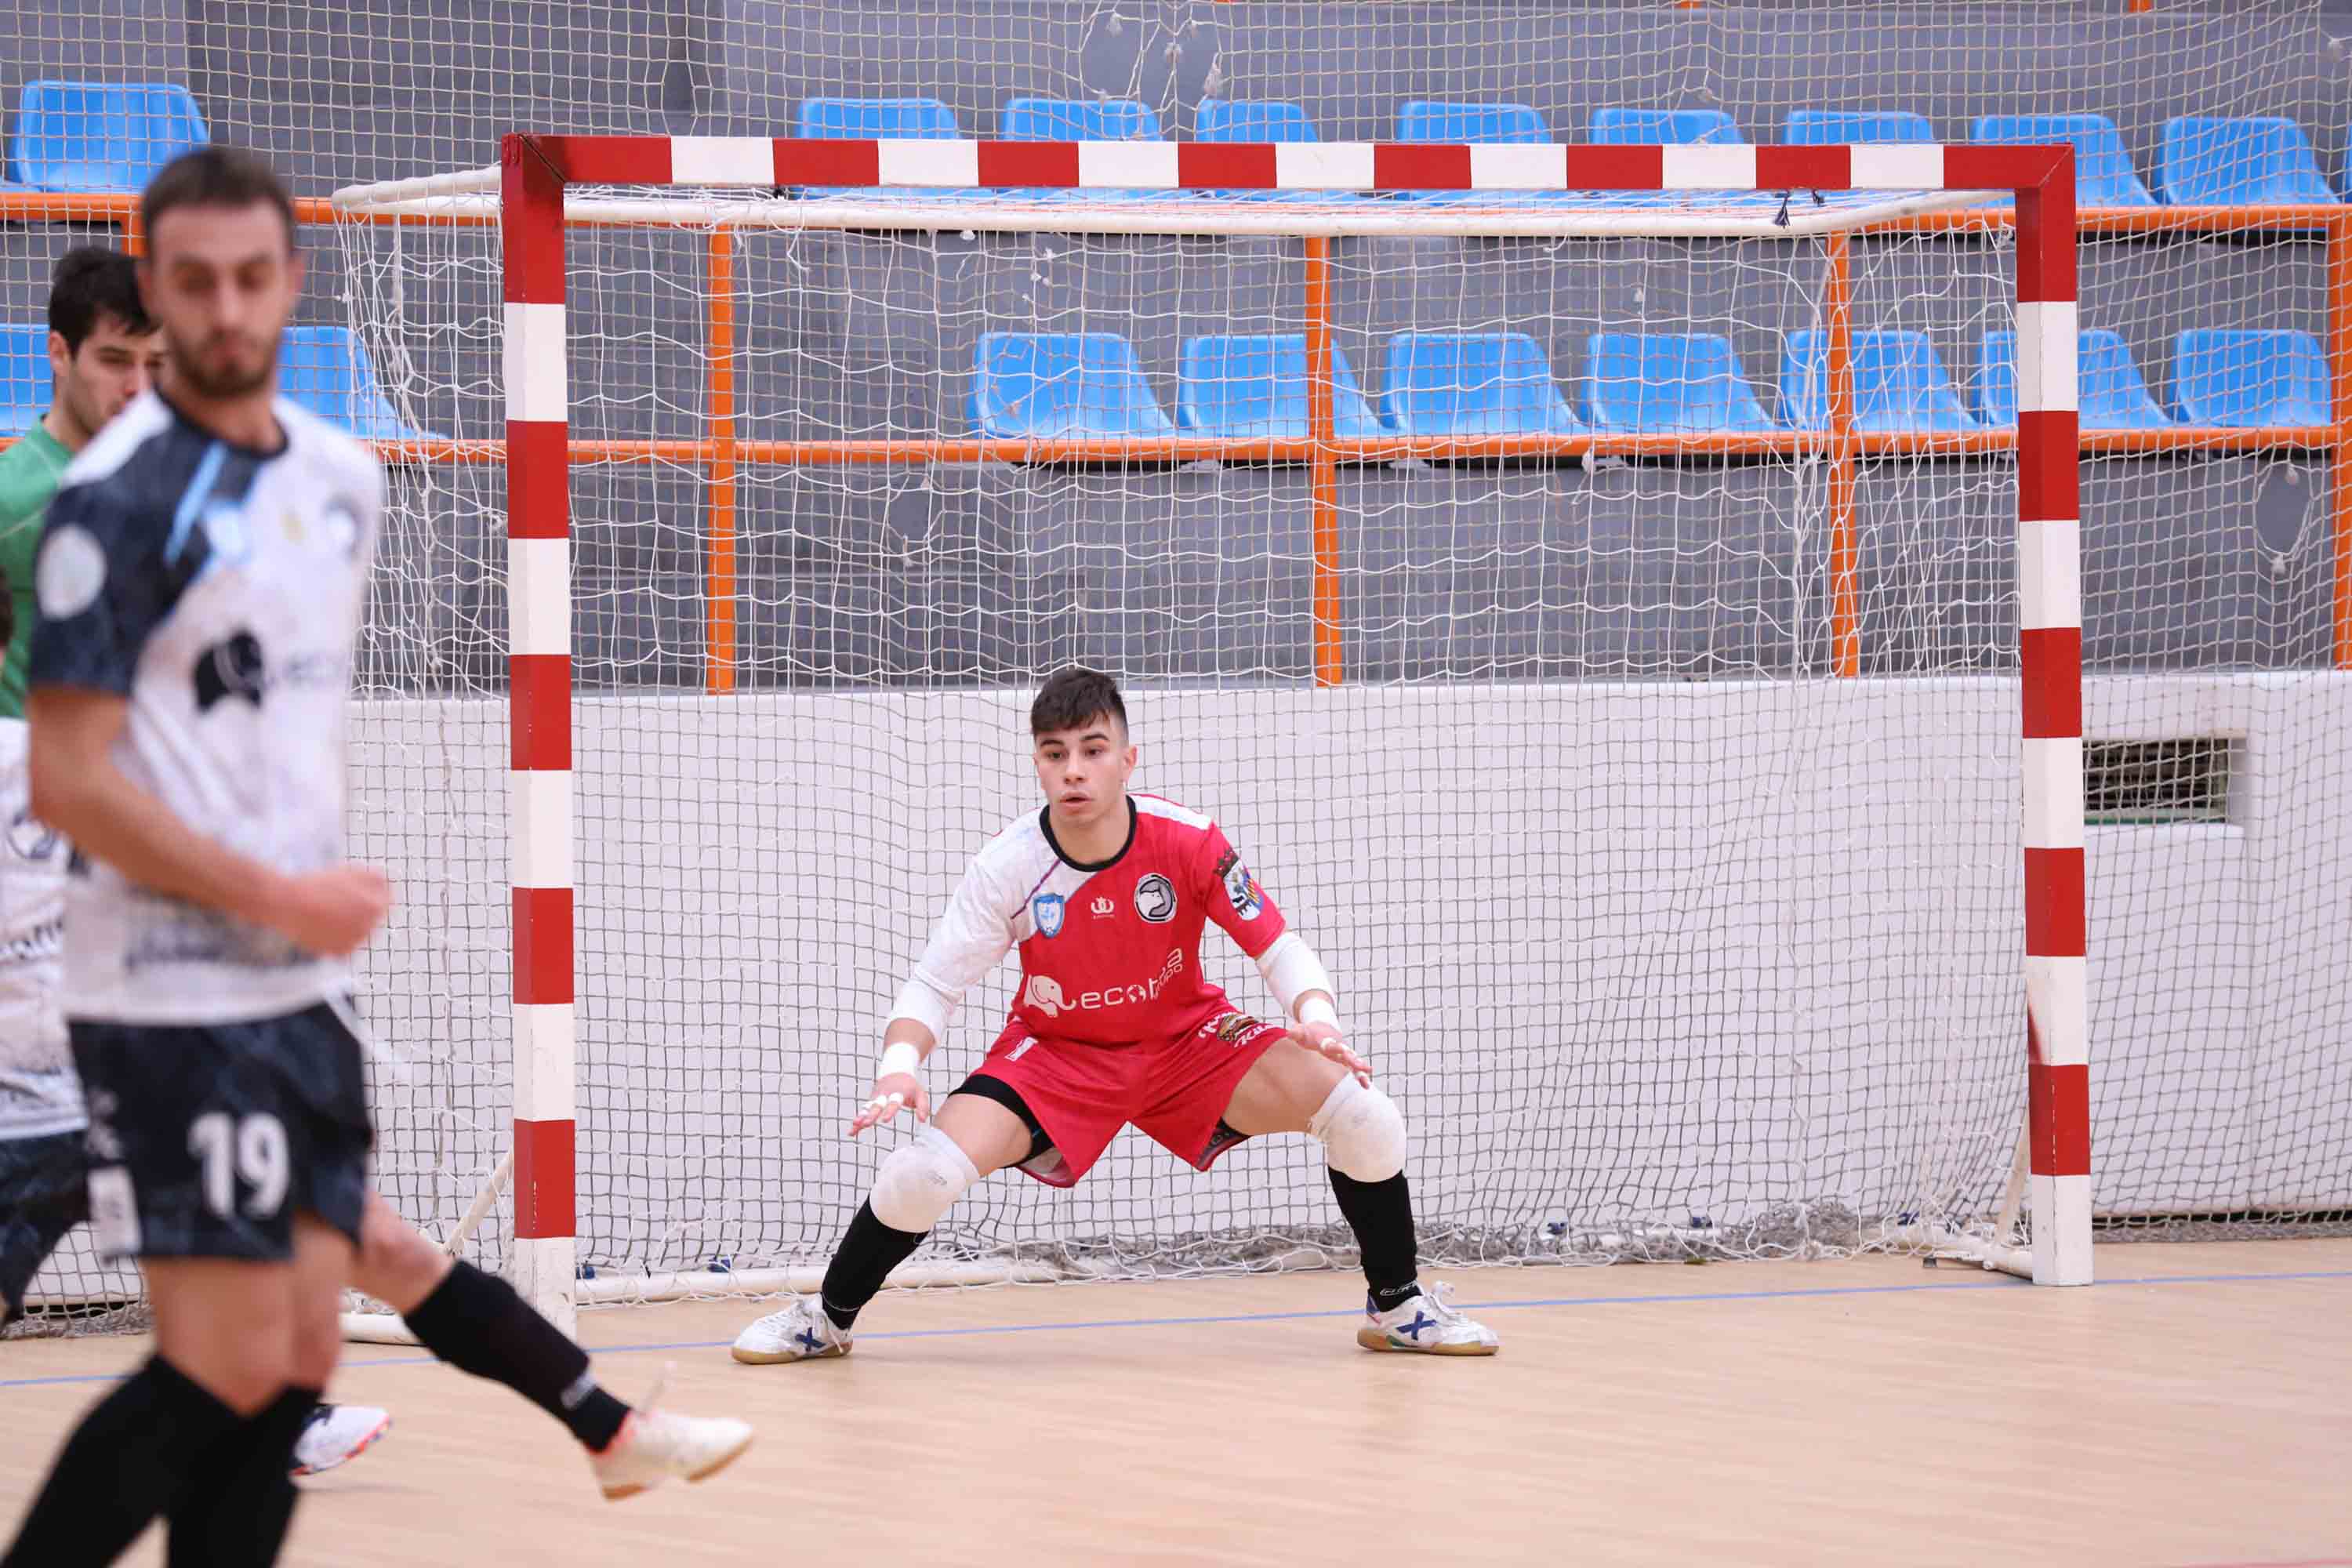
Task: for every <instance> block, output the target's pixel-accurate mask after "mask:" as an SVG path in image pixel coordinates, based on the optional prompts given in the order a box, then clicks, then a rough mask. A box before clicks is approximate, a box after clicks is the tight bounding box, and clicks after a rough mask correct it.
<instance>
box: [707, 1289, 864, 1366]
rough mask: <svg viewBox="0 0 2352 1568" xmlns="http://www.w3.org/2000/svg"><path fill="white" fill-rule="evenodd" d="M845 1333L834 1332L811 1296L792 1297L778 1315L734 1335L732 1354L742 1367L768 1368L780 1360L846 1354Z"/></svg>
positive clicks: (773, 1315)
mask: <svg viewBox="0 0 2352 1568" xmlns="http://www.w3.org/2000/svg"><path fill="white" fill-rule="evenodd" d="M851 1343H852V1340H851V1338H850V1333H849V1331H848V1330H846V1329H836V1328H835V1327H834V1326H833V1320H832V1319H831V1318H828V1317H826V1316H825V1315H824V1303H823V1302H822V1301H820V1300H818V1299H817V1298H816V1297H814V1296H796V1297H794V1298H793V1304H792V1305H791V1306H789V1307H786V1308H785V1309H784V1310H782V1311H781V1312H771V1313H769V1314H768V1315H767V1316H766V1317H764V1318H761V1320H760V1321H758V1322H756V1323H753V1324H752V1325H751V1327H750V1328H748V1329H745V1330H744V1331H742V1332H741V1333H740V1334H738V1335H736V1336H735V1351H734V1355H735V1359H736V1360H737V1361H740V1362H741V1363H744V1364H745V1365H746V1366H772V1365H774V1364H775V1363H777V1362H780V1361H815V1360H817V1359H819V1358H820V1357H824V1356H829V1355H847V1354H848V1353H849V1347H850V1345H851Z"/></svg>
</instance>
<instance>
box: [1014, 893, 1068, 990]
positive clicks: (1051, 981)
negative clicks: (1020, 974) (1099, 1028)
mask: <svg viewBox="0 0 2352 1568" xmlns="http://www.w3.org/2000/svg"><path fill="white" fill-rule="evenodd" d="M1055 902H1057V903H1058V902H1060V900H1055ZM1022 1000H1023V1002H1024V1004H1026V1005H1029V1006H1032V1007H1034V1008H1036V1009H1037V1011H1039V1012H1040V1013H1043V1014H1045V1016H1047V1017H1048V1018H1052V1017H1056V1016H1059V1015H1060V1013H1061V1011H1062V1009H1063V1007H1064V1006H1066V1005H1067V1004H1066V1001H1065V999H1064V997H1063V995H1062V983H1061V982H1060V981H1058V980H1056V979H1055V978H1054V977H1053V976H1052V975H1050V974H1033V975H1031V976H1030V977H1029V991H1028V994H1027V995H1025V996H1024V997H1023V998H1022Z"/></svg>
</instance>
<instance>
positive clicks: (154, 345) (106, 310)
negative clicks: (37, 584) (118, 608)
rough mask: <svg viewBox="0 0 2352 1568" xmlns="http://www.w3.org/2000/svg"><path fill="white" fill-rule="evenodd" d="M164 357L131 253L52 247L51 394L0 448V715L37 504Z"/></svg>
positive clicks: (29, 621) (18, 634)
mask: <svg viewBox="0 0 2352 1568" xmlns="http://www.w3.org/2000/svg"><path fill="white" fill-rule="evenodd" d="M162 368H163V335H162V334H161V333H159V332H158V331H155V323H154V322H152V321H149V320H148V319H147V310H146V307H145V306H144V305H142V303H141V302H140V299H139V272H138V268H137V266H136V264H135V263H133V262H132V261H131V258H129V257H127V256H124V255H121V253H119V252H117V251H112V250H109V249H106V248H105V247H101V246H95V245H85V246H81V247H77V248H75V249H72V250H68V251H67V252H66V253H65V255H64V256H62V257H60V258H58V268H57V271H56V273H55V274H54V275H53V276H52V278H51V279H50V281H49V371H50V374H51V375H52V377H53V379H54V380H55V382H56V384H57V401H56V402H55V403H53V404H51V405H50V406H49V411H48V413H47V415H45V416H43V417H42V419H41V421H40V423H38V424H37V425H35V426H33V427H32V428H31V429H30V430H27V431H26V433H25V434H24V435H23V436H20V437H17V439H16V444H15V445H14V446H12V447H9V448H8V449H7V450H6V451H5V452H0V574H5V579H6V582H7V584H8V591H9V593H10V595H12V596H13V598H14V600H15V603H16V628H15V630H14V631H13V633H12V634H11V635H10V636H9V638H8V657H7V659H6V661H5V663H0V719H22V718H23V717H24V716H25V659H26V653H27V651H28V650H29V649H30V647H31V646H32V641H33V620H34V610H33V554H34V552H35V551H37V549H39V547H40V543H41V514H42V513H44V512H46V511H47V510H48V507H49V498H50V497H51V496H53V495H55V494H57V493H58V481H59V480H60V479H63V478H64V477H65V471H66V465H67V464H68V463H69V462H71V461H73V456H74V454H75V453H76V452H79V451H80V450H81V449H82V447H84V446H85V445H87V444H88V443H89V438H90V437H92V436H95V435H97V434H98V433H99V431H100V430H101V429H103V428H104V427H105V426H106V423H107V421H108V420H110V419H112V418H113V417H114V416H116V415H117V414H120V413H121V412H122V410H123V408H124V407H125V406H126V405H129V403H130V402H131V399H132V398H134V397H136V396H138V395H140V394H141V393H142V392H144V391H146V390H147V386H148V384H149V383H151V382H152V381H153V380H154V379H155V374H156V372H157V371H159V370H161V369H162Z"/></svg>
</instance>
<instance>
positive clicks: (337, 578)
mask: <svg viewBox="0 0 2352 1568" xmlns="http://www.w3.org/2000/svg"><path fill="white" fill-rule="evenodd" d="M271 407H272V412H273V413H274V414H275V415H276V416H277V420H278V426H279V427H280V429H282V430H283V432H284V435H285V441H284V444H283V445H282V446H281V447H278V449H277V450H275V451H259V450H254V449H250V448H247V447H238V446H236V445H234V444H232V443H230V442H228V441H225V440H223V439H222V438H221V437H218V436H215V434H213V433H212V432H211V431H209V430H207V429H205V428H204V427H202V426H197V425H195V424H194V423H193V422H191V421H190V420H188V419H187V418H186V417H185V416H183V415H181V414H180V413H179V412H178V411H177V410H175V409H174V408H173V406H172V405H171V404H170V403H168V402H167V401H165V400H164V399H163V398H162V397H161V396H159V395H156V394H155V393H153V392H149V393H146V394H144V395H142V396H140V397H138V398H137V399H135V400H133V401H132V403H131V405H130V406H129V407H128V408H126V409H124V410H123V412H122V413H121V415H119V416H116V418H115V420H114V422H113V423H112V424H110V425H109V426H107V427H106V429H105V430H103V431H102V432H100V435H99V437H98V438H97V439H96V440H94V441H92V442H91V443H90V444H89V446H88V447H85V448H83V450H82V452H81V455H80V456H79V457H78V458H75V459H74V462H73V465H72V466H71V467H70V468H68V469H67V470H66V476H65V483H64V486H63V488H62V489H59V490H58V495H57V499H56V500H53V501H51V502H50V503H49V510H48V520H47V527H46V528H45V530H44V531H43V533H42V538H41V552H40V556H39V559H38V563H37V566H36V568H35V572H34V587H35V590H36V594H37V599H38V603H39V605H40V612H41V619H40V625H39V626H38V627H37V629H36V630H35V632H34V634H33V657H32V670H31V681H30V689H31V691H32V694H33V700H34V701H36V702H37V701H38V700H40V697H41V694H42V693H43V691H44V690H45V689H52V688H64V689H79V690H85V691H98V692H103V693H108V694H111V695H114V696H118V697H121V698H124V699H126V700H128V702H129V705H130V719H129V723H128V725H127V726H126V728H125V730H124V731H123V734H122V738H121V741H119V742H117V743H116V745H115V748H114V759H115V762H116V763H117V764H118V765H119V766H121V769H122V771H123V772H124V773H126V774H127V775H128V776H129V777H130V778H131V781H132V782H133V783H135V784H139V785H141V786H142V788H144V789H146V790H147V791H149V792H150V793H151V794H152V795H154V796H155V797H156V798H157V799H158V800H160V801H162V802H163V805H165V806H166V807H167V808H168V809H169V810H170V811H171V813H172V815H173V817H175V818H176V819H177V820H178V822H179V823H180V824H181V825H182V826H185V827H186V828H187V830H188V831H190V832H192V833H200V834H203V835H205V837H210V838H212V839H214V840H215V841H217V842H219V843H221V844H224V845H226V846H227V847H229V848H231V849H234V850H236V852H238V853H239V854H242V855H245V856H247V857H250V858H253V859H256V860H258V861H260V862H262V863H264V864H266V865H268V866H270V867H273V868H276V869H278V871H281V872H286V873H300V872H303V871H310V870H316V869H320V868H324V867H328V866H331V865H335V864H338V863H340V862H341V859H342V858H343V787H344V779H343V773H344V765H345V763H344V723H345V717H346V714H345V710H346V707H347V703H348V699H349V693H350V686H351V674H352V642H353V639H354V638H355V637H356V635H357V633H358V629H359V623H360V615H361V611H362V605H363V604H364V601H365V595H366V589H367V577H368V570H369V566H370V563H371V562H372V561H373V556H374V552H375V543H376V534H377V530H378V526H379V520H380V519H381V517H382V515H383V469H382V468H381V467H380V466H379V465H378V464H377V462H376V460H375V458H374V457H373V454H371V453H370V452H369V451H368V450H367V449H366V448H365V447H362V446H361V445H360V444H359V443H358V442H357V441H355V440H353V439H352V437H349V436H347V435H345V434H344V433H343V432H342V431H341V430H338V429H336V428H335V427H334V426H331V425H328V424H327V423H325V422H324V421H323V420H320V418H318V417H317V416H314V415H311V414H310V413H308V412H306V411H305V410H303V409H301V408H299V407H298V406H296V405H294V404H291V403H289V402H288V401H286V400H285V399H284V398H279V399H278V401H277V402H276V403H275V404H273V405H271ZM66 905H67V919H66V947H65V982H64V989H63V992H62V994H61V997H60V1004H59V1005H60V1006H61V1007H62V1008H63V1010H64V1012H65V1014H66V1016H68V1018H75V1019H83V1018H88V1019H93V1020H106V1021H110V1022H115V1023H124V1024H170V1025H193V1024H227V1023H237V1022H241V1021H245V1020H248V1019H257V1018H268V1017H276V1016H282V1015H285V1014H289V1013H297V1012H299V1011H301V1010H302V1009H304V1008H306V1007H309V1006H311V1005H315V1004H317V1003H318V1002H320V1001H321V1000H323V999H324V998H326V997H328V996H330V995H331V994H335V993H337V992H340V991H345V990H348V989H349V988H350V985H351V971H350V966H349V965H348V964H346V963H343V962H342V961H341V960H329V959H323V958H320V957H319V956H318V955H317V954H315V953H310V952H304V951H303V950H301V949H300V948H299V947H297V946H296V945H294V944H293V943H292V942H289V941H288V940H287V939H285V938H284V937H282V936H280V935H278V933H276V932H274V931H267V930H264V929H262V928H260V927H258V926H255V925H250V924H247V923H246V922H244V921H239V920H236V919H235V918H233V917H231V916H229V915H226V914H224V913H222V912H221V911H219V910H211V909H204V908H199V907H198V906H196V905H194V904H192V903H189V902H187V901H185V900H180V899H174V898H169V897H166V896H164V895H162V894H159V893H155V892H152V891H151V890H149V889H145V888H142V887H139V886H137V885H135V884H133V883H132V882H131V881H130V880H129V879H126V878H124V877H123V876H122V875H121V873H120V872H118V871H117V870H115V869H114V868H112V867H110V866H107V865H105V864H103V863H100V862H98V861H96V860H94V859H93V858H89V857H88V856H86V855H77V856H76V857H75V858H74V861H73V864H72V867H71V868H70V872H69V876H68V885H67V896H66Z"/></svg>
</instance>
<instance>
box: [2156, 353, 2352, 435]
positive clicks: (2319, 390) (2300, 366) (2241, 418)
mask: <svg viewBox="0 0 2352 1568" xmlns="http://www.w3.org/2000/svg"><path fill="white" fill-rule="evenodd" d="M2330 406H2331V399H2330V398H2329V396H2328V386H2327V356H2326V355H2325V354H2323V353H2320V351H2319V340H2318V339H2316V338H2315V337H2313V336H2312V335H2311V334H2310V333H2309V332H2277V331H2251V332H2250V331H2221V330H2216V329H2213V328H2197V329H2194V330H2192V331H2186V332H2183V333H2181V334H2180V336H2179V339H2178V340H2176V342H2174V344H2173V349H2172V413H2173V416H2174V417H2175V418H2177V419H2179V420H2180V421H2181V422H2182V423H2183V424H2188V425H2222V426H2238V427H2244V426H2256V425H2326V424H2327V423H2329V421H2330V417H2331V415H2330Z"/></svg>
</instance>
